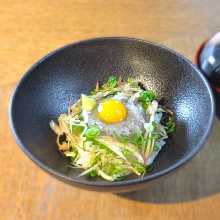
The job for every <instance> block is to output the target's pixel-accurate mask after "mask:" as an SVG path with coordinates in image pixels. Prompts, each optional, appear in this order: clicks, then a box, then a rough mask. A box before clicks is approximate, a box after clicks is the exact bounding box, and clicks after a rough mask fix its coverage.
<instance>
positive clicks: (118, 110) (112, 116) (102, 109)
mask: <svg viewBox="0 0 220 220" xmlns="http://www.w3.org/2000/svg"><path fill="white" fill-rule="evenodd" d="M98 116H99V118H100V120H101V121H103V122H105V123H107V124H113V123H118V122H121V121H123V120H125V119H126V117H127V109H126V108H125V106H124V104H123V103H121V102H120V101H118V100H115V99H108V100H106V101H103V102H102V103H100V104H99V106H98Z"/></svg>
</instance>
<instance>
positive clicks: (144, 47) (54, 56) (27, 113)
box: [10, 37, 214, 192]
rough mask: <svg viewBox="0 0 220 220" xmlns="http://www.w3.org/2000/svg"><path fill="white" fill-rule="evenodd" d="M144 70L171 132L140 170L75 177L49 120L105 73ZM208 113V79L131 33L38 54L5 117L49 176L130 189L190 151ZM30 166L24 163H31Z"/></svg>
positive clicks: (198, 142)
mask: <svg viewBox="0 0 220 220" xmlns="http://www.w3.org/2000/svg"><path fill="white" fill-rule="evenodd" d="M112 74H115V75H120V76H122V77H123V78H124V79H126V78H127V77H129V76H133V77H136V76H140V75H143V76H144V78H145V80H146V83H147V85H148V87H149V88H151V89H153V90H155V91H156V92H157V94H158V95H159V97H165V98H166V100H167V105H168V106H169V107H170V108H171V109H172V110H173V111H174V112H175V114H176V124H177V126H176V128H177V129H176V133H175V134H174V135H173V137H172V138H171V140H169V141H168V143H167V145H166V146H165V147H164V149H163V150H162V151H161V152H160V154H159V156H158V158H157V159H156V160H155V163H154V165H153V170H152V172H151V173H149V174H148V175H146V176H145V177H144V178H138V177H133V176H131V177H129V178H128V179H127V180H124V181H121V182H107V181H104V180H101V179H99V180H88V179H86V177H80V178H78V177H76V176H77V174H78V173H79V171H78V170H77V169H72V168H70V167H69V166H67V161H66V160H65V159H64V158H63V157H62V155H61V154H60V153H59V152H58V150H57V146H56V143H55V139H56V137H55V134H54V133H53V132H52V131H51V129H50V128H49V121H50V120H51V119H56V118H57V117H58V115H59V114H60V113H62V112H65V111H66V110H67V106H68V100H69V99H70V98H71V100H72V101H75V100H77V99H78V98H79V96H80V94H81V93H88V92H89V91H90V90H91V89H92V88H94V86H95V84H96V81H97V80H99V81H100V82H104V81H105V80H106V79H107V78H108V76H109V75H112ZM213 116H214V102H213V96H212V92H211V90H210V87H209V85H208V83H207V81H206V80H205V78H204V77H203V76H202V74H201V73H200V72H199V71H198V70H197V69H196V67H195V66H194V65H193V64H192V63H191V62H190V61H188V60H187V59H186V58H184V57H183V56H181V55H180V54H178V53H176V52H174V51H172V50H170V49H168V48H166V47H164V46H161V45H157V44H155V43H151V42H147V41H144V40H138V39H133V38H123V37H111V38H98V39H91V40H86V41H82V42H79V43H74V44H71V45H68V46H65V47H63V48H61V49H58V50H56V51H54V52H52V53H50V54H49V55H47V56H46V57H44V58H43V59H41V60H40V61H39V62H37V63H36V64H35V65H34V66H33V67H32V68H31V69H30V70H28V72H27V73H26V74H25V75H24V77H23V78H22V79H21V81H20V82H19V84H18V86H17V88H16V90H15V92H14V94H13V96H12V100H11V105H10V123H11V127H12V129H13V133H14V135H15V137H16V140H17V142H18V144H19V145H20V146H21V148H22V150H23V151H24V152H25V153H26V154H27V156H28V157H29V158H31V160H33V161H34V162H35V163H36V164H38V165H39V166H40V167H41V168H43V169H44V170H46V171H47V172H48V173H50V174H52V175H53V176H55V177H57V178H59V179H61V180H63V181H65V182H67V183H70V184H72V185H75V186H78V187H82V188H86V189H90V190H96V191H110V192H119V191H129V190H136V189H138V188H140V187H141V186H143V185H145V184H146V183H147V182H148V181H150V180H152V179H154V178H156V177H159V176H162V175H164V174H167V173H168V172H170V171H174V170H175V169H176V168H177V167H179V166H181V165H183V164H184V163H185V162H187V161H188V160H189V159H191V158H192V157H193V156H194V155H195V154H196V153H197V152H198V150H199V149H200V148H201V147H202V145H203V144H204V142H205V141H206V139H207V137H208V134H209V132H210V129H211V126H212V122H213ZM30 172H31V171H30Z"/></svg>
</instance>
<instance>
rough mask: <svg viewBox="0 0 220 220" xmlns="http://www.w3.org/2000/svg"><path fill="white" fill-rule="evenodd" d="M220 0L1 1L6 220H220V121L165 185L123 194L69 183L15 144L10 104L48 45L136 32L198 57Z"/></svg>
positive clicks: (0, 168)
mask: <svg viewBox="0 0 220 220" xmlns="http://www.w3.org/2000/svg"><path fill="white" fill-rule="evenodd" d="M219 27H220V2H219V0H181V1H178V0H136V1H135V0H126V1H125V0H114V1H113V0H81V1H79V0H78V1H77V0H75V1H70V0H63V1H56V0H37V1H35V0H23V1H20V0H17V1H12V0H7V1H6V0H0V42H1V43H0V147H1V150H0V219H2V220H17V219H18V220H20V219H22V220H23V219H28V220H29V219H30V220H39V219H40V220H41V219H42V220H67V219H80V220H81V219H82V220H93V219H95V220H96V219H97V220H112V219H118V220H122V219H130V220H133V219H135V220H136V219H137V220H138V219H143V220H147V219H149V220H173V219H181V220H195V219H199V220H205V219H208V220H214V219H216V220H218V219H220V146H219V139H220V123H219V121H217V120H216V121H215V124H214V129H213V132H212V134H211V136H210V138H209V141H208V142H207V144H206V145H205V148H204V149H203V150H202V151H201V152H200V153H199V154H198V155H197V156H196V157H195V158H194V159H193V160H192V161H191V162H190V163H188V164H187V165H186V166H184V167H183V168H180V169H178V170H177V171H175V172H174V173H173V174H172V175H170V176H167V177H165V178H163V181H160V183H155V184H154V185H151V186H148V188H146V189H145V190H142V191H140V192H135V193H131V194H127V195H123V196H118V195H114V194H107V193H96V192H88V191H85V190H81V189H78V188H74V187H71V186H69V185H66V184H64V183H62V182H59V181H58V180H56V179H54V178H53V177H51V176H49V175H48V174H46V173H45V172H44V171H42V170H41V169H40V168H38V167H37V166H36V165H35V164H33V162H31V161H30V160H29V159H28V158H27V157H26V156H25V155H24V153H23V152H22V151H21V150H20V149H19V147H18V146H17V144H16V143H15V141H14V139H13V137H12V134H11V132H10V129H9V124H8V102H9V97H10V95H11V93H12V91H13V88H14V87H15V85H16V83H17V82H18V80H19V79H20V77H21V76H22V75H23V74H24V72H25V71H26V70H27V69H28V68H29V67H30V66H31V65H32V64H33V63H34V62H36V61H37V60H38V59H39V58H41V57H42V56H44V55H45V54H47V53H48V52H49V51H51V50H54V49H56V48H59V47H61V46H63V45H65V44H68V43H71V42H75V41H78V40H82V39H87V38H91V37H98V36H132V37H138V38H143V39H148V40H152V41H156V42H160V43H162V44H165V45H167V46H169V47H171V48H173V49H176V50H177V51H179V52H181V53H182V54H184V55H185V56H186V57H188V58H189V59H193V57H194V54H195V51H196V48H197V46H198V45H199V44H200V43H201V42H202V41H203V40H204V39H206V38H207V37H209V36H210V35H212V34H213V33H215V32H217V31H219Z"/></svg>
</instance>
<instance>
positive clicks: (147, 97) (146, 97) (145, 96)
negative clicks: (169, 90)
mask: <svg viewBox="0 0 220 220" xmlns="http://www.w3.org/2000/svg"><path fill="white" fill-rule="evenodd" d="M155 99H156V94H155V93H154V92H153V91H151V90H147V91H142V92H141V93H140V96H139V99H138V101H139V102H140V103H141V104H142V106H143V108H145V109H147V107H148V106H149V104H150V103H151V102H152V101H153V100H155Z"/></svg>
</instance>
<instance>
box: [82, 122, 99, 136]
mask: <svg viewBox="0 0 220 220" xmlns="http://www.w3.org/2000/svg"><path fill="white" fill-rule="evenodd" d="M100 134H101V130H100V128H99V127H98V126H97V125H93V126H90V127H89V128H88V129H87V131H86V132H85V136H86V137H87V138H88V139H95V138H97V137H98V136H99V135H100Z"/></svg>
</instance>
